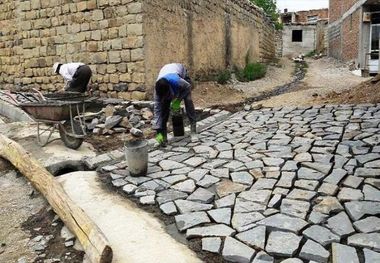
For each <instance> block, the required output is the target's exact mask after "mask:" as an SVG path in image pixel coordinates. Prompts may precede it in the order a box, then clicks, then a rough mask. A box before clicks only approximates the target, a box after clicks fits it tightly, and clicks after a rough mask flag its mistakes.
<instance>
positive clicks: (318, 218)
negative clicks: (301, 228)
mask: <svg viewBox="0 0 380 263" xmlns="http://www.w3.org/2000/svg"><path fill="white" fill-rule="evenodd" d="M327 218H328V215H325V214H322V213H320V212H316V211H311V213H310V215H309V221H310V222H311V223H313V224H316V225H318V224H320V223H323V222H325V221H326V219H327Z"/></svg>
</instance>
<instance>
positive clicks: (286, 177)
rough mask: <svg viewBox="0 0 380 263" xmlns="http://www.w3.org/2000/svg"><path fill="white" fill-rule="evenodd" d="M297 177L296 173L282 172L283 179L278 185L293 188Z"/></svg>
mask: <svg viewBox="0 0 380 263" xmlns="http://www.w3.org/2000/svg"><path fill="white" fill-rule="evenodd" d="M295 177H296V173H294V172H282V173H281V178H280V180H279V181H278V183H277V184H276V186H278V187H284V188H290V187H292V186H293V181H294V179H295Z"/></svg>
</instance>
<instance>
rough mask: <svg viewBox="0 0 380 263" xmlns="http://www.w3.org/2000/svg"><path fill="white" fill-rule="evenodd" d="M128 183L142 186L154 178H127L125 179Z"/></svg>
mask: <svg viewBox="0 0 380 263" xmlns="http://www.w3.org/2000/svg"><path fill="white" fill-rule="evenodd" d="M124 179H125V180H126V181H128V182H129V183H131V184H134V185H140V184H142V183H145V182H147V181H149V180H152V178H149V177H145V176H141V177H133V176H127V177H125V178H124Z"/></svg>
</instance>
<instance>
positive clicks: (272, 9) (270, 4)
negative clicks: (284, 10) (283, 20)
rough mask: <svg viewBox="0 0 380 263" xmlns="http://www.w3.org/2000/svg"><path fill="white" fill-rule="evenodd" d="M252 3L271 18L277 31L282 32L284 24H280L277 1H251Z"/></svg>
mask: <svg viewBox="0 0 380 263" xmlns="http://www.w3.org/2000/svg"><path fill="white" fill-rule="evenodd" d="M250 1H251V2H252V3H254V4H255V5H257V6H258V7H261V8H262V9H264V11H265V13H266V14H267V15H268V16H270V18H271V19H272V21H273V22H274V24H275V26H276V29H277V30H281V29H282V24H280V23H279V22H278V17H279V13H278V11H277V1H276V0H250Z"/></svg>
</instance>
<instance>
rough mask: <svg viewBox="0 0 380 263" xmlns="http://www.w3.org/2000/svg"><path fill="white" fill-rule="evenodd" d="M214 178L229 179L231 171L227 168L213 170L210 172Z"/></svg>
mask: <svg viewBox="0 0 380 263" xmlns="http://www.w3.org/2000/svg"><path fill="white" fill-rule="evenodd" d="M210 173H211V175H212V176H215V177H219V178H227V179H228V178H229V177H230V171H229V170H228V169H227V168H221V169H213V170H211V171H210Z"/></svg>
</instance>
